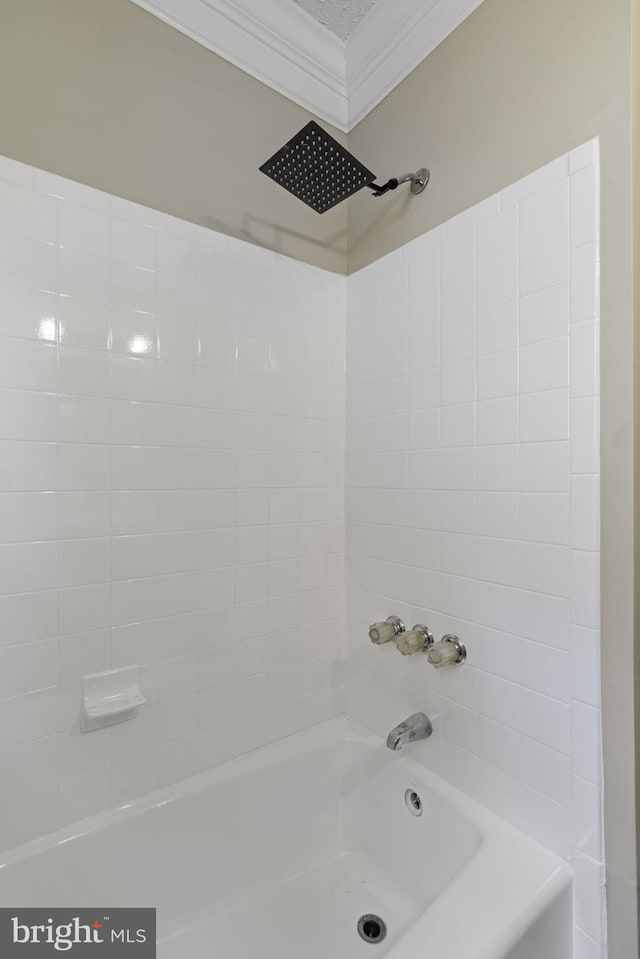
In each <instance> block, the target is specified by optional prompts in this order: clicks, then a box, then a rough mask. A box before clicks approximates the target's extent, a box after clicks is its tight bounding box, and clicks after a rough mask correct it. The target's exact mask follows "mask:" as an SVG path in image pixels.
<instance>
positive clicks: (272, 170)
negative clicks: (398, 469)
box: [260, 120, 375, 213]
mask: <svg viewBox="0 0 640 959" xmlns="http://www.w3.org/2000/svg"><path fill="white" fill-rule="evenodd" d="M260 171H261V173H266V175H267V176H268V177H271V179H272V180H275V182H276V183H279V184H280V186H283V187H284V188H285V190H288V191H289V193H293V195H294V196H297V197H298V199H300V200H302V201H303V202H304V203H306V204H307V205H308V206H310V207H311V208H312V209H313V210H315V211H316V213H326V211H327V210H330V209H331V207H334V206H337V204H338V203H341V202H342V201H343V200H346V199H347V197H349V196H351V195H352V194H353V193H357V192H358V190H361V189H362V187H363V186H367V184H369V183H372V182H373V180H375V174H374V173H372V172H371V170H367V168H366V167H365V166H363V165H362V163H360V162H359V161H358V160H356V158H355V157H354V156H352V155H351V154H350V153H349V151H348V150H345V148H344V147H343V146H341V145H340V144H339V143H338V141H337V140H334V138H333V137H332V136H330V135H329V134H328V133H326V131H325V130H323V129H322V127H320V126H318V124H317V123H315V122H314V121H313V120H312V121H311V122H310V123H307V125H306V127H303V129H302V130H300V132H299V133H297V134H296V135H295V136H294V138H293V139H292V140H289V142H288V143H286V144H285V145H284V146H283V147H282V148H281V149H280V150H278V152H277V153H274V155H273V156H272V157H271V159H270V160H267V162H266V163H263V164H262V166H261V167H260Z"/></svg>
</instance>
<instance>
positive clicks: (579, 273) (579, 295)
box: [571, 243, 600, 323]
mask: <svg viewBox="0 0 640 959" xmlns="http://www.w3.org/2000/svg"><path fill="white" fill-rule="evenodd" d="M599 296H600V261H599V258H598V247H597V244H596V243H586V244H585V245H584V246H579V247H577V248H576V249H574V250H572V251H571V322H572V323H581V322H582V321H583V320H593V319H595V318H597V317H598V314H599Z"/></svg>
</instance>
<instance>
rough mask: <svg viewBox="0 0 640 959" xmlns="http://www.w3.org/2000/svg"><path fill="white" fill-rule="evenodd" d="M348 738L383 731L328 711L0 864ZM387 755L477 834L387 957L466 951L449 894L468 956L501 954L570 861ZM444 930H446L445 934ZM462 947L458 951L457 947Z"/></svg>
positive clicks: (427, 773) (561, 884) (367, 740)
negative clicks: (519, 865) (469, 929)
mask: <svg viewBox="0 0 640 959" xmlns="http://www.w3.org/2000/svg"><path fill="white" fill-rule="evenodd" d="M349 742H354V743H362V744H364V745H365V746H366V747H367V749H368V750H378V749H383V748H384V744H383V741H382V740H381V738H380V737H379V736H378V735H376V734H375V733H373V732H372V731H371V730H369V729H368V728H367V727H366V726H364V725H363V724H361V723H360V722H358V721H356V720H353V719H351V718H349V717H346V716H342V717H338V718H335V719H330V720H327V721H325V722H323V723H320V724H318V725H316V726H312V727H310V728H308V729H306V730H302V731H300V732H297V733H295V734H293V735H292V736H289V737H287V738H285V739H281V740H278V741H277V742H275V743H271V744H269V745H267V746H262V747H260V748H259V749H256V750H254V751H252V752H250V753H246V754H243V755H242V756H239V757H236V758H234V759H231V760H228V761H227V762H225V763H221V764H220V765H218V766H215V767H213V768H211V769H208V770H205V771H203V772H201V773H197V774H196V775H195V776H191V777H189V778H187V779H183V780H180V781H179V782H177V783H173V784H171V785H169V786H165V787H162V788H161V789H158V790H155V791H154V792H152V793H148V794H145V795H143V796H140V797H138V798H136V799H134V800H132V801H131V802H129V803H124V804H122V805H121V806H119V807H116V808H112V809H107V810H104V811H102V812H100V813H97V814H95V815H93V816H90V817H87V818H85V819H82V820H79V821H78V822H76V823H73V824H71V825H68V826H65V827H63V828H61V829H59V830H57V831H55V832H53V833H49V834H46V835H44V836H40V837H38V838H36V839H32V840H29V841H28V842H26V843H22V844H20V845H18V846H15V847H12V848H11V849H9V850H6V851H4V852H2V853H0V870H3V869H6V868H9V867H11V866H12V865H15V864H17V863H22V862H25V861H27V860H29V859H30V858H34V857H37V856H38V855H39V854H42V853H47V852H50V851H52V850H54V849H56V848H57V847H59V846H63V845H66V844H68V843H71V842H73V841H74V840H76V839H81V838H83V837H85V836H88V835H90V834H91V833H93V832H96V831H101V830H103V829H105V828H107V827H110V826H115V825H117V824H119V823H121V822H126V821H128V820H130V819H133V818H136V817H137V816H139V815H142V814H143V813H145V812H150V811H151V810H153V809H160V808H162V807H165V806H168V805H173V804H174V803H176V802H178V801H179V800H180V799H183V798H186V797H189V796H193V795H195V794H197V793H200V792H203V791H205V790H207V789H210V788H215V786H217V785H221V784H224V783H227V782H230V781H232V780H233V779H235V778H237V777H238V776H242V775H246V774H247V773H251V772H252V771H257V770H260V769H267V768H271V767H273V765H274V763H278V762H283V761H284V762H286V761H287V760H292V759H293V760H295V758H296V757H298V756H302V755H305V754H307V753H308V752H309V751H312V750H314V749H322V748H326V747H338V748H341V747H342V746H343V745H344V744H345V743H349ZM390 761H391V762H396V763H398V764H402V767H403V769H404V770H406V774H407V777H408V779H410V780H411V781H412V782H416V783H420V784H423V785H424V786H425V787H426V788H428V789H431V790H432V791H433V792H434V793H436V795H438V796H440V797H442V798H443V799H444V800H445V801H447V802H448V803H450V804H451V806H452V807H453V808H454V809H455V810H457V811H458V812H459V813H460V815H461V816H463V817H464V818H465V819H466V820H467V821H469V822H471V823H472V824H473V825H474V826H475V827H476V829H477V830H478V833H479V836H480V842H479V846H478V848H477V849H476V850H475V852H474V853H473V855H472V857H471V859H470V860H469V861H468V862H467V863H466V865H465V866H464V867H463V868H462V870H461V871H460V872H459V873H458V874H457V875H456V876H455V877H454V878H453V880H452V881H451V882H450V883H449V885H448V886H446V887H445V888H444V889H443V891H442V893H441V894H440V896H439V897H438V898H437V899H435V900H434V901H433V902H432V903H430V904H429V905H428V906H427V907H426V908H425V910H424V911H423V912H422V913H421V914H420V915H419V916H418V918H417V919H416V921H415V923H414V924H413V925H412V926H411V927H410V928H409V929H408V930H407V931H406V932H405V933H404V935H403V936H402V937H401V938H400V940H399V941H398V942H397V943H395V945H394V946H393V947H392V948H391V949H390V950H389V952H388V953H387V956H388V959H416V957H417V956H419V955H420V953H421V952H422V950H423V949H428V950H429V951H432V950H435V949H442V948H446V951H447V955H449V956H450V957H451V959H457V957H458V956H460V957H462V956H465V959H470V954H469V952H468V943H467V944H466V945H465V944H464V943H461V944H460V946H459V947H458V951H456V947H455V944H454V943H452V942H451V939H450V937H451V936H452V935H453V936H455V935H456V934H457V935H460V928H461V926H462V924H458V927H457V931H456V927H453V928H452V927H451V925H450V923H448V922H447V920H446V917H447V916H450V914H451V913H450V910H451V903H452V901H453V902H456V903H458V904H465V906H464V908H465V910H466V915H467V919H468V920H471V921H472V924H473V926H474V947H473V948H474V952H473V956H472V959H501V957H502V956H506V955H507V954H508V952H509V950H510V949H511V948H513V946H515V945H517V943H518V942H519V941H520V939H521V937H522V936H523V935H524V933H525V932H526V931H527V929H529V928H530V927H531V926H532V925H533V923H534V922H535V921H536V920H537V919H539V918H540V917H541V916H542V915H543V914H544V913H545V912H546V910H548V909H549V907H550V906H551V905H552V904H553V903H554V902H555V901H556V900H558V898H559V897H560V896H561V895H562V893H563V892H565V891H566V889H567V887H568V886H569V885H570V883H571V879H572V871H571V869H570V867H569V865H568V864H567V863H566V862H564V861H563V860H562V859H560V858H559V857H558V856H556V855H555V854H554V853H553V852H551V851H550V850H548V849H546V848H545V847H543V846H541V845H540V844H539V843H537V842H536V841H535V840H534V839H531V838H530V837H528V836H526V835H525V834H524V833H522V832H520V831H519V830H517V829H516V828H515V827H514V826H511V825H510V824H509V823H508V822H506V821H505V820H503V819H501V818H500V817H499V816H497V815H496V814H494V813H492V812H491V811H490V810H488V809H486V808H485V807H483V806H481V805H480V804H479V803H478V802H476V801H475V800H474V799H472V798H470V797H469V796H467V795H465V794H464V793H462V792H460V791H459V790H458V789H456V788H455V787H454V786H452V785H451V784H449V783H448V782H446V781H445V780H444V779H442V778H441V777H439V776H437V775H436V774H435V773H434V772H432V771H431V770H430V769H428V768H427V767H426V766H424V765H423V764H422V763H419V762H417V761H416V760H414V759H413V758H412V757H411V755H410V749H409V750H404V751H403V752H402V753H401V754H397V755H395V756H393V757H390ZM516 856H517V857H519V858H521V859H522V862H523V863H526V864H527V867H528V873H527V875H526V876H524V875H520V876H519V884H516V885H517V888H515V887H514V885H513V884H512V883H511V882H510V881H509V872H508V870H507V869H505V872H504V873H503V874H500V869H499V868H496V865H497V864H500V865H503V866H505V867H507V866H510V867H511V873H512V872H513V862H514V859H515V858H516ZM486 876H490V877H491V878H492V883H489V884H486V883H483V882H482V880H483V879H485V878H486ZM487 885H488V886H490V887H491V890H493V895H492V896H490V897H489V899H488V900H487V902H486V903H485V904H484V905H483V904H482V902H481V901H480V900H481V899H482V896H483V895H484V896H485V897H486V895H487V893H488V890H487ZM478 892H480V897H478ZM499 906H500V907H501V908H498V907H499ZM483 910H484V911H483ZM508 912H511V913H512V917H511V919H510V920H508V919H506V918H505V915H506V913H508ZM445 925H446V926H447V929H446V930H445V929H444V926H445ZM445 932H446V936H447V938H446V939H443V938H442V936H443V935H444V934H445ZM452 947H453V948H452ZM476 947H477V948H476ZM461 948H462V949H463V951H460V949H461ZM464 949H466V952H465V951H464ZM417 950H418V951H417Z"/></svg>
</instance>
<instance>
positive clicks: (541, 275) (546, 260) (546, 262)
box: [520, 231, 569, 296]
mask: <svg viewBox="0 0 640 959" xmlns="http://www.w3.org/2000/svg"><path fill="white" fill-rule="evenodd" d="M568 280H569V237H568V233H567V232H566V231H563V232H561V233H556V234H554V235H553V236H550V237H547V238H546V239H544V240H541V241H540V242H538V243H534V244H532V245H531V246H529V247H527V248H526V249H525V250H524V251H523V252H521V253H520V294H521V295H523V296H528V295H529V294H531V293H537V292H538V291H540V290H546V289H548V288H549V287H552V286H557V285H558V284H559V283H566V282H567V281H568Z"/></svg>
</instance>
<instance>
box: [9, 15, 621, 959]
mask: <svg viewBox="0 0 640 959" xmlns="http://www.w3.org/2000/svg"><path fill="white" fill-rule="evenodd" d="M638 2H639V0H606V2H605V3H603V2H602V0H535V2H532V0H485V2H484V3H483V4H482V5H481V6H480V7H479V8H478V10H476V11H475V13H474V14H473V15H472V16H471V17H470V18H469V19H468V20H467V21H465V22H464V23H463V24H462V25H461V27H459V28H458V30H456V31H455V32H454V33H453V34H452V35H451V36H450V37H449V38H447V40H446V41H445V42H444V43H442V44H441V45H440V47H438V48H437V49H436V50H435V51H434V52H433V53H432V54H431V56H429V57H428V58H427V59H426V60H425V61H424V62H423V63H422V64H421V65H420V66H419V67H418V68H417V69H416V70H414V71H413V73H412V74H411V75H410V76H409V77H407V79H406V80H405V81H403V83H402V84H401V85H400V86H399V87H398V88H397V89H396V90H394V91H393V92H392V93H391V94H390V95H389V96H388V97H387V98H386V99H385V100H384V101H383V102H382V103H381V104H379V106H378V107H376V109H375V110H374V111H373V112H372V113H371V114H370V115H369V116H368V117H367V118H365V120H363V121H362V123H360V124H359V125H358V127H357V128H356V129H355V130H354V131H353V132H352V133H351V134H350V135H349V147H350V149H351V150H352V151H353V152H354V153H355V154H356V156H359V157H360V158H361V159H362V160H363V161H364V162H365V163H366V164H367V165H368V166H370V167H371V168H372V169H374V170H376V172H377V173H378V174H379V178H380V179H384V178H386V177H387V176H391V175H395V174H397V173H400V172H404V171H405V170H409V169H414V168H417V167H419V166H422V165H427V166H429V168H430V169H431V174H432V181H431V184H430V186H429V188H428V190H427V191H426V192H425V193H424V194H423V195H422V196H421V197H419V198H410V197H409V195H408V191H407V190H406V189H403V190H401V191H398V193H397V194H392V195H390V196H387V197H385V198H384V199H382V200H379V201H378V200H373V199H372V198H371V196H370V195H369V193H368V192H367V191H365V192H363V193H362V194H361V195H358V196H356V197H354V198H353V199H352V200H350V201H349V204H348V208H347V205H343V206H342V207H339V208H338V209H336V210H335V211H333V212H331V213H329V214H326V215H325V216H323V217H319V216H317V215H316V214H315V213H313V211H311V210H307V209H306V208H305V207H304V206H303V205H302V204H300V203H299V202H298V201H297V200H295V199H294V198H292V197H289V196H288V195H287V194H286V193H285V192H284V191H282V190H281V189H280V188H278V187H277V186H276V185H275V184H272V183H270V182H269V181H268V180H266V179H265V178H264V177H263V176H262V175H261V174H260V173H259V172H258V170H257V167H258V166H259V164H260V163H261V162H262V161H263V160H264V159H265V158H266V157H267V156H269V155H270V154H271V153H272V152H273V151H274V150H275V149H277V147H279V146H280V145H281V144H282V143H284V142H285V141H286V139H287V138H288V137H289V136H290V135H291V134H293V133H294V132H296V131H297V130H298V129H299V127H301V126H302V125H303V124H304V123H305V122H306V121H307V120H308V119H309V114H308V113H307V112H306V111H304V110H303V109H302V108H301V107H299V106H297V105H295V104H294V103H292V102H290V101H289V100H287V99H286V98H285V97H282V96H280V95H279V94H277V93H275V92H274V91H272V90H270V89H269V88H268V87H266V86H264V85H262V84H260V83H259V82H258V81H256V80H254V79H253V78H251V77H249V76H247V75H246V74H244V73H243V72H242V71H240V70H238V69H236V68H235V67H233V66H231V65H230V64H228V63H226V62H225V61H224V60H222V59H220V58H219V57H217V56H215V54H212V53H210V52H209V51H207V50H204V49H203V48H201V47H199V46H198V45H197V44H195V43H193V42H192V41H190V40H189V39H187V38H185V37H183V36H181V35H180V34H178V33H176V32H175V31H173V30H171V29H170V28H168V27H167V26H165V25H164V24H162V23H161V22H160V21H158V20H156V19H155V18H153V17H151V16H149V15H148V14H146V13H144V12H143V11H142V10H140V9H139V8H137V7H136V6H134V5H133V4H131V3H130V2H129V0H19V2H16V0H0V24H1V30H0V116H1V117H2V122H1V123H0V153H2V154H5V155H7V156H10V157H14V158H15V159H18V160H21V161H23V162H27V163H31V164H33V165H35V166H38V167H41V168H44V169H48V170H52V171H53V172H56V173H60V174H61V175H63V176H67V177H71V178H73V179H75V180H79V181H81V182H85V183H89V184H90V185H91V186H94V187H97V188H100V189H104V190H106V191H108V192H110V193H115V194H118V195H120V196H123V197H126V198H127V199H130V200H135V201H137V202H139V203H144V204H147V205H149V206H151V207H155V208H157V209H160V210H164V211H166V212H168V213H172V214H175V215H177V216H180V217H183V218H185V219H189V220H192V221H193V222H196V223H201V224H204V225H206V226H210V227H212V228H214V229H216V230H220V231H222V232H225V233H229V234H232V235H235V236H241V237H243V238H245V239H248V240H250V241H252V242H256V243H259V244H261V245H264V246H268V247H270V248H273V249H278V250H281V251H282V252H284V253H287V254H289V255H291V256H295V257H296V258H298V259H302V260H306V261H308V262H311V263H315V264H317V265H319V266H322V267H326V268H328V269H331V270H336V271H341V272H343V271H345V268H346V267H347V266H348V269H349V271H353V270H356V269H358V268H359V267H361V266H362V265H364V264H366V263H368V262H370V261H372V260H373V259H376V258H377V257H379V256H381V255H383V254H384V253H387V252H388V251H389V250H391V249H394V248H395V247H397V246H399V245H401V244H404V243H405V242H407V241H408V240H410V239H413V238H414V237H416V236H418V235H419V234H421V233H423V232H424V231H425V230H428V229H430V228H431V227H433V226H435V225H437V224H438V223H441V222H443V221H444V220H446V219H448V218H449V217H450V216H452V215H453V214H455V213H457V212H460V211H461V210H463V209H465V208H467V207H468V206H470V205H472V204H474V203H477V202H478V201H479V200H481V199H482V198H483V197H485V196H489V195H491V194H492V193H495V192H496V191H497V190H498V189H500V188H501V187H504V186H505V185H506V184H508V183H510V182H513V181H514V180H517V179H518V178H519V177H522V176H524V175H525V174H527V173H529V172H531V171H532V170H534V169H536V168H537V167H539V166H541V165H542V164H544V163H546V162H548V161H549V160H551V159H553V158H554V157H556V156H558V155H559V154H562V153H564V152H566V151H567V150H569V149H571V148H572V147H574V146H576V145H578V144H579V143H582V142H584V141H585V140H587V139H590V138H591V137H593V136H595V135H599V136H600V138H601V164H602V458H603V462H602V564H603V570H602V574H603V575H602V583H603V604H602V630H603V645H604V652H605V655H604V657H603V713H604V743H605V780H606V804H605V819H606V847H607V848H606V852H607V874H608V883H609V928H610V956H611V959H635V957H636V956H637V954H638V953H637V942H636V922H635V917H636V910H635V905H636V881H635V877H636V846H635V842H634V837H635V835H636V832H635V808H634V807H635V768H634V738H633V729H634V579H633V572H634V552H633V550H634V544H633V520H634V509H633V506H634V502H633V500H634V487H633V415H632V410H633V363H632V357H633V345H634V338H633V301H632V260H631V250H632V245H631V231H632V193H631V180H632V173H631V170H632V168H631V42H630V41H631V26H632V22H631V9H632V6H635V9H636V10H637V7H638ZM635 26H636V35H637V34H638V29H637V23H636V24H635ZM638 47H639V48H640V36H639V37H638ZM636 79H637V78H636ZM638 125H639V126H640V121H639V124H638ZM332 132H333V133H334V135H336V136H338V138H339V139H342V140H343V141H344V137H343V135H341V134H338V133H337V132H336V131H332ZM636 132H637V140H636V145H637V146H638V153H637V156H638V157H639V159H640V131H636ZM637 171H638V163H636V176H637V177H638V178H640V174H638V172H637ZM636 186H637V187H638V193H637V194H636V200H637V199H638V196H639V195H640V183H637V184H636ZM347 209H348V223H347ZM636 217H637V219H636V231H637V234H636V235H637V236H639V245H640V211H638V209H637V207H636ZM347 227H348V233H347ZM347 247H348V263H347ZM635 256H636V262H637V265H638V267H640V263H638V261H639V260H640V252H639V251H638V249H637V248H636V251H635ZM638 282H639V284H640V281H638ZM636 294H637V300H636V305H637V304H638V303H640V288H638V287H637V288H636ZM638 321H639V324H640V318H638ZM639 341H640V335H639V336H638V339H637V341H636V342H639ZM639 353H640V349H639ZM638 362H639V363H640V356H639V358H638ZM637 401H638V407H639V416H638V421H640V396H639V397H638V398H637ZM639 433H640V431H639ZM638 449H640V435H639V437H638ZM639 525H640V524H639ZM639 533H640V529H639ZM638 592H639V597H638V601H639V602H640V589H639V591H638ZM638 687H639V689H640V676H639V681H638ZM638 711H639V713H640V709H639V710H638ZM639 725H640V723H639ZM638 772H639V773H640V763H639V764H638ZM639 833H640V830H639Z"/></svg>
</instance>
